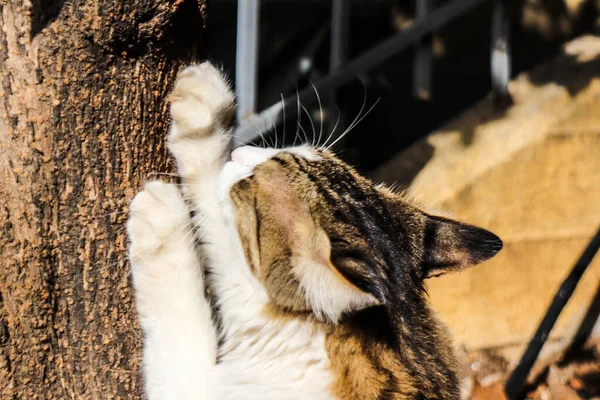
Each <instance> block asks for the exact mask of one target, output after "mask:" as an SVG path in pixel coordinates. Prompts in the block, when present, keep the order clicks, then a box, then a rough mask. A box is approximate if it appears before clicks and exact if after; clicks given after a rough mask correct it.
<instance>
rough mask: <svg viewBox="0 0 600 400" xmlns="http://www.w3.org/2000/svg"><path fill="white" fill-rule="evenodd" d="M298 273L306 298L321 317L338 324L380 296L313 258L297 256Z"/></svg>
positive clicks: (372, 303) (373, 302)
mask: <svg viewBox="0 0 600 400" xmlns="http://www.w3.org/2000/svg"><path fill="white" fill-rule="evenodd" d="M292 263H293V265H294V273H295V274H296V276H297V277H298V279H299V281H300V285H301V286H302V289H303V290H304V296H305V297H306V301H307V302H308V304H309V305H310V308H311V310H312V311H313V313H314V314H315V316H316V317H317V318H319V319H320V320H323V321H328V322H332V323H334V324H335V323H337V322H338V321H339V319H340V317H341V316H342V314H343V313H345V312H348V311H354V310H360V309H363V308H365V307H369V306H373V305H375V304H377V303H378V302H377V299H375V298H374V297H373V296H371V295H369V294H367V293H364V292H362V291H361V290H360V289H358V288H357V287H356V286H354V285H352V284H351V283H350V282H348V281H347V280H346V279H345V278H344V277H343V276H341V274H340V273H339V272H337V270H335V267H333V266H331V265H326V264H325V265H324V264H321V263H315V262H314V261H313V260H311V259H310V258H309V257H306V256H302V255H300V256H296V257H294V258H293V260H292Z"/></svg>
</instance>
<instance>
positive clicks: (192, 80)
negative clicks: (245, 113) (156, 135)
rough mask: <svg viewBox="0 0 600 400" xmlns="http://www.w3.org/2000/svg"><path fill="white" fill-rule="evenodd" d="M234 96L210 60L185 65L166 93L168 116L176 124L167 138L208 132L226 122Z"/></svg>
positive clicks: (229, 118) (202, 134)
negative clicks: (198, 63)
mask: <svg viewBox="0 0 600 400" xmlns="http://www.w3.org/2000/svg"><path fill="white" fill-rule="evenodd" d="M234 100H235V96H234V94H233V93H232V92H231V89H230V88H229V84H228V82H227V80H226V79H225V77H224V76H223V74H222V73H221V72H220V71H219V70H218V69H217V68H215V67H214V66H213V65H212V64H211V63H209V62H204V63H202V64H200V65H192V66H189V67H187V68H185V69H184V70H182V71H181V72H180V73H179V74H178V75H177V80H176V82H175V88H174V89H173V91H172V92H171V94H170V95H169V101H170V103H171V118H172V120H173V122H174V123H175V124H176V125H177V129H173V130H171V134H170V138H169V139H170V140H174V139H178V138H179V137H185V136H188V137H189V136H204V135H208V134H210V133H212V132H213V131H214V129H212V128H214V127H217V126H218V127H222V126H223V125H226V124H228V123H229V122H230V120H231V117H232V116H233V112H234V110H235V105H234Z"/></svg>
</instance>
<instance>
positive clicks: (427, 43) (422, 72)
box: [413, 0, 433, 100]
mask: <svg viewBox="0 0 600 400" xmlns="http://www.w3.org/2000/svg"><path fill="white" fill-rule="evenodd" d="M431 3H432V1H431V0H417V19H420V18H426V17H427V14H429V13H430V12H431V8H432V7H431ZM432 43H433V42H432V37H431V36H429V37H428V38H427V39H425V40H420V41H419V42H417V46H416V54H415V63H414V65H413V95H414V96H415V97H416V98H417V99H420V100H429V98H430V97H431V66H432V65H431V64H432V58H433V57H432V56H433V53H432Z"/></svg>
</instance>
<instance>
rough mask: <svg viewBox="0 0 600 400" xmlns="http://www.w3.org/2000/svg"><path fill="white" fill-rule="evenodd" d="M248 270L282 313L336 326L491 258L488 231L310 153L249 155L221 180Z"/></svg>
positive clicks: (250, 151)
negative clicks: (347, 317)
mask: <svg viewBox="0 0 600 400" xmlns="http://www.w3.org/2000/svg"><path fill="white" fill-rule="evenodd" d="M220 187H221V190H223V192H224V193H225V194H226V196H225V197H227V201H228V202H229V205H230V206H231V209H232V212H233V217H234V220H235V225H236V227H237V231H238V233H239V237H240V240H241V244H242V248H243V251H244V254H245V258H246V261H247V264H248V268H250V270H251V272H252V273H253V274H254V275H255V276H256V277H257V278H258V280H259V281H260V282H261V284H262V285H263V286H264V288H265V290H266V292H267V293H268V295H269V299H270V301H271V303H272V304H273V305H274V306H276V307H278V308H280V309H282V310H285V311H289V312H298V313H312V314H314V315H315V316H316V317H317V318H320V319H326V320H330V321H333V322H335V321H337V320H338V319H339V317H340V316H341V315H342V314H343V313H345V312H348V311H353V310H359V309H362V308H365V307H368V306H372V305H377V304H383V305H385V304H386V303H388V302H393V301H396V300H397V299H399V298H402V297H403V296H407V297H411V296H421V294H422V292H423V280H424V279H426V278H428V277H432V276H437V275H441V274H444V273H446V272H450V271H455V270H459V269H462V268H465V267H468V266H471V265H475V264H478V263H480V262H482V261H484V260H487V259H489V258H491V257H493V256H494V255H495V254H496V253H497V252H498V251H499V250H500V249H501V248H502V242H501V240H500V239H499V238H498V237H497V236H496V235H494V234H493V233H491V232H488V231H486V230H484V229H481V228H477V227H475V226H472V225H468V224H465V223H461V222H457V221H453V220H450V219H447V218H443V217H437V216H433V215H429V214H427V213H426V212H424V211H422V210H420V209H419V208H418V207H416V206H415V205H414V204H413V203H411V202H410V201H409V200H407V199H406V198H405V197H404V196H402V195H400V194H397V193H394V192H392V191H390V190H388V189H386V188H384V187H381V186H377V185H375V184H374V183H373V182H371V181H369V180H368V179H366V178H364V177H362V176H360V175H359V174H358V173H357V172H356V171H355V170H354V169H353V168H352V167H350V166H349V165H347V164H345V163H344V162H342V161H341V160H339V159H338V158H336V157H335V156H334V155H333V154H332V153H331V152H328V151H322V150H318V149H315V148H311V147H308V146H302V147H294V148H288V149H285V150H281V149H259V148H254V147H242V148H239V149H236V150H235V151H234V152H233V153H232V161H230V162H228V163H227V164H226V165H225V168H224V170H223V173H222V174H221V183H220Z"/></svg>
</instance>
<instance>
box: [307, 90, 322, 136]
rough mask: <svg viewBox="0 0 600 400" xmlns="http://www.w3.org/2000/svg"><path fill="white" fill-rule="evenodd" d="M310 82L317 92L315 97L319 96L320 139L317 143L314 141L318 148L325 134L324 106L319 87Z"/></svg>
mask: <svg viewBox="0 0 600 400" xmlns="http://www.w3.org/2000/svg"><path fill="white" fill-rule="evenodd" d="M309 82H310V85H311V86H312V88H313V90H314V91H315V95H316V96H317V102H318V103H319V138H318V140H317V141H316V143H315V141H314V139H313V146H314V147H318V146H319V143H321V135H322V134H323V105H322V103H321V96H319V91H318V90H317V87H316V86H315V85H314V83H312V81H309Z"/></svg>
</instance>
